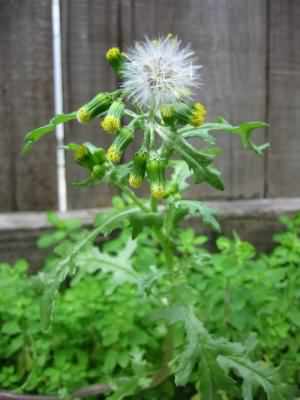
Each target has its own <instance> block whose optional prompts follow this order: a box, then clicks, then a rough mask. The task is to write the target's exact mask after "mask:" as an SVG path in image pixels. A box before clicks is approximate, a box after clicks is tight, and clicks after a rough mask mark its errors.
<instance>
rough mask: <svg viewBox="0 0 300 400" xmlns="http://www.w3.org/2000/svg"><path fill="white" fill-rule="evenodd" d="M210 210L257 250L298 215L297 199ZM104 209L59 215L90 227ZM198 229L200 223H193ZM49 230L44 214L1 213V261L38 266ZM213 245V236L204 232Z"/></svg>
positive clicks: (217, 205) (225, 203)
mask: <svg viewBox="0 0 300 400" xmlns="http://www.w3.org/2000/svg"><path fill="white" fill-rule="evenodd" d="M206 204H207V205H208V206H209V207H212V208H215V209H216V210H217V215H218V218H219V220H220V222H221V226H222V233H224V234H226V235H230V236H231V235H232V232H233V231H235V232H237V233H238V234H239V235H240V237H241V238H242V239H243V240H249V241H250V242H251V243H253V244H254V245H256V246H257V248H258V249H260V250H268V249H270V248H272V234H273V233H274V232H277V231H279V230H281V229H282V226H281V225H280V224H279V223H278V218H279V216H280V215H283V214H284V215H289V216H292V215H294V214H297V213H299V212H300V198H294V199H284V198H279V199H273V200H271V199H260V200H243V201H231V202H228V201H220V200H219V201H209V202H206ZM101 211H103V209H90V210H73V211H69V212H67V213H63V214H59V216H60V217H62V218H78V219H80V220H81V222H82V224H83V225H84V226H91V225H92V224H93V221H94V218H95V216H96V214H97V213H99V212H101ZM192 226H193V227H194V228H195V230H199V228H200V227H201V224H199V220H198V219H197V220H195V221H192ZM49 229H50V225H49V223H48V221H47V215H46V213H44V212H36V213H33V212H31V213H30V212H26V213H22V212H19V213H2V214H0V262H3V261H8V262H15V261H16V260H17V259H18V258H20V257H23V258H27V259H28V260H29V261H30V262H31V264H32V266H33V267H39V266H40V263H41V260H42V259H43V257H44V256H45V252H43V251H40V250H37V248H36V240H37V238H38V237H39V235H41V233H43V232H45V231H47V230H49ZM205 233H206V234H208V235H209V237H210V239H211V241H212V243H213V242H214V240H215V238H216V234H215V233H214V232H211V231H209V230H206V229H205Z"/></svg>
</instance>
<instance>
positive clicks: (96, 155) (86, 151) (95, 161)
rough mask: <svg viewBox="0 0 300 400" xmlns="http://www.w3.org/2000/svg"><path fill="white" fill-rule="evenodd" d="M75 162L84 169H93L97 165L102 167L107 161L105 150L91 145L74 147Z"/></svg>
mask: <svg viewBox="0 0 300 400" xmlns="http://www.w3.org/2000/svg"><path fill="white" fill-rule="evenodd" d="M71 149H72V150H73V153H74V160H75V161H76V162H77V163H78V164H79V165H81V166H82V167H85V168H88V169H90V170H92V169H93V167H94V166H95V165H101V164H103V163H104V162H105V161H106V157H105V150H104V149H102V148H101V147H96V146H94V145H93V144H91V143H83V144H80V145H75V144H74V145H72V148H71Z"/></svg>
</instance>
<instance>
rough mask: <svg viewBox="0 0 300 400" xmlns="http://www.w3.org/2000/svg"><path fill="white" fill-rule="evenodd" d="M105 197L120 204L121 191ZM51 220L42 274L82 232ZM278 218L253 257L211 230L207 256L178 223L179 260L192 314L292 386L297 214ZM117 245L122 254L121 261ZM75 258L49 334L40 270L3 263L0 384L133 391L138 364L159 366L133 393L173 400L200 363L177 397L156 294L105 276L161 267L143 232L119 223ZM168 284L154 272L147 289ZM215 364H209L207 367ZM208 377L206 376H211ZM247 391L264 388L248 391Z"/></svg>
mask: <svg viewBox="0 0 300 400" xmlns="http://www.w3.org/2000/svg"><path fill="white" fill-rule="evenodd" d="M114 204H115V206H117V207H124V202H123V201H122V200H121V199H115V200H114ZM49 220H50V222H51V223H52V225H54V227H55V231H53V232H51V233H45V234H43V236H42V237H41V238H40V239H39V242H38V244H39V247H41V248H49V247H53V252H52V253H51V255H50V256H49V257H48V258H47V260H46V262H45V266H44V268H43V272H44V273H47V271H51V270H52V268H54V267H55V265H57V263H59V261H60V260H62V259H63V258H64V255H65V253H66V252H68V251H69V248H70V246H71V247H72V245H74V244H75V243H77V242H78V240H80V239H81V238H82V237H85V236H86V235H87V234H88V233H89V231H90V230H87V229H83V228H81V227H80V224H79V223H78V221H73V220H69V221H62V220H60V219H59V218H57V217H56V216H55V215H53V214H49ZM283 221H284V222H285V223H286V224H287V225H288V230H287V231H285V232H282V233H280V234H278V235H276V237H275V240H276V241H277V244H276V246H275V248H274V250H273V252H272V253H271V254H270V255H264V254H256V255H255V251H254V248H253V247H252V246H251V245H250V244H249V243H246V242H242V241H241V240H240V239H239V238H237V237H236V238H234V239H233V240H229V239H227V238H219V239H218V241H217V244H218V248H219V249H218V250H217V251H216V252H215V253H213V254H211V253H209V252H208V251H207V250H206V249H205V248H204V247H203V244H204V243H205V241H206V240H207V239H206V238H205V237H204V236H197V235H195V233H194V232H193V231H192V230H191V229H188V230H178V238H177V248H178V259H177V262H180V261H181V260H182V257H184V266H185V269H186V271H185V278H186V279H187V281H188V283H189V285H190V286H191V287H192V288H193V290H194V294H195V299H196V300H195V303H194V310H195V314H196V315H197V316H199V317H200V318H201V320H202V321H203V323H204V324H205V326H206V327H207V328H208V329H209V331H210V332H211V333H212V334H213V335H215V336H223V337H225V338H226V339H227V340H228V339H229V340H233V341H235V342H237V341H242V342H245V343H246V346H247V347H248V349H249V350H250V349H252V353H253V355H254V356H256V357H258V358H260V359H262V360H263V363H264V365H265V366H267V365H270V362H272V363H274V364H275V365H276V366H279V365H282V368H281V379H283V380H284V381H286V382H289V383H291V384H292V385H295V386H296V385H298V386H299V377H298V375H299V356H298V354H299V346H300V342H299V333H300V325H299V312H298V301H299V293H298V292H299V290H298V287H299V284H300V279H299V278H300V277H299V273H298V271H297V270H298V265H299V264H300V252H299V248H300V238H299V217H296V218H295V219H293V220H289V219H286V218H284V219H283ZM92 253H93V254H97V255H98V256H99V254H101V256H102V258H103V259H104V260H105V262H104V263H101V270H100V271H99V269H100V267H99V264H98V265H96V264H95V263H94V261H93V264H92V265H91V262H90V260H91V254H92ZM126 253H127V257H129V260H128V259H126V257H125V258H124V254H126ZM120 260H121V261H120ZM108 262H109V263H108ZM74 263H76V264H78V265H80V271H79V273H77V274H76V275H75V276H74V277H73V278H72V279H71V280H70V281H69V283H68V284H67V285H65V287H64V288H63V289H62V290H61V294H60V296H58V297H57V303H56V309H55V318H54V319H53V321H52V324H51V325H50V328H49V330H48V331H46V332H45V331H44V330H43V329H42V326H41V324H40V316H39V301H40V296H41V295H42V292H41V288H40V282H39V278H38V277H36V276H28V275H27V274H26V270H27V264H26V263H25V262H24V261H19V262H18V263H17V264H16V265H15V266H10V265H7V264H1V265H0V278H1V285H0V286H1V294H2V295H1V297H0V327H1V328H0V329H1V335H0V364H1V368H0V387H1V388H2V389H7V390H8V389H14V390H16V388H19V390H21V391H26V392H31V393H32V392H35V393H41V394H45V393H55V394H61V396H64V395H66V394H67V393H70V392H73V391H74V390H76V389H78V388H79V387H83V386H86V385H89V384H92V383H95V382H106V383H107V384H109V385H111V386H114V385H120V384H121V383H122V382H123V383H127V384H128V385H129V389H130V390H132V387H134V385H135V384H136V381H137V380H138V379H139V378H140V379H143V378H144V376H145V369H143V368H146V369H147V371H159V373H157V374H156V375H155V377H156V381H155V384H153V387H152V388H149V389H148V390H145V391H143V392H139V393H138V394H137V395H136V396H133V398H138V399H151V400H156V399H157V400H159V399H161V398H164V399H174V397H175V396H176V395H177V396H178V398H179V399H181V400H188V399H190V398H191V395H192V394H193V393H195V392H196V387H197V385H199V384H200V381H199V376H202V374H203V371H205V370H203V369H202V366H201V364H197V365H196V366H195V369H194V374H195V376H194V378H195V380H194V381H193V384H192V385H189V386H187V387H186V388H185V390H184V392H179V393H177V392H178V389H176V388H175V387H174V382H173V379H172V375H169V371H168V370H167V369H164V368H160V364H161V362H162V360H163V357H164V354H166V349H167V348H168V347H166V346H167V344H168V343H169V334H168V330H167V325H166V323H165V322H164V321H160V320H156V319H153V318H147V316H149V315H152V314H153V313H155V312H157V301H156V300H155V299H153V298H152V297H149V296H142V297H141V296H140V292H139V290H138V287H137V285H136V284H135V283H131V282H127V283H124V284H122V285H120V284H116V280H115V279H116V276H115V275H114V274H109V273H103V272H102V271H103V269H105V268H108V267H111V266H112V263H113V264H114V265H116V266H119V268H121V267H122V265H123V266H125V267H127V266H128V265H129V264H130V265H132V267H133V269H134V270H141V268H142V270H143V271H145V272H147V271H148V272H149V271H152V272H154V271H153V270H154V266H155V267H156V268H158V269H159V270H160V271H164V268H165V266H164V263H165V260H164V257H163V256H162V255H161V253H160V251H159V248H158V246H157V242H156V240H155V238H153V237H152V235H151V231H150V230H148V232H147V231H146V232H144V233H143V234H141V235H139V236H138V239H136V240H134V241H132V239H131V229H130V228H129V226H128V224H127V227H126V226H125V227H124V229H123V230H122V231H121V232H120V233H119V234H118V235H117V236H116V238H115V239H108V240H105V241H104V242H102V243H101V245H100V247H99V246H98V245H95V244H91V245H90V247H89V248H88V249H86V251H85V253H84V254H82V253H79V254H77V255H76V256H75V257H74ZM95 268H96V269H98V271H95ZM148 283H150V282H149V281H148ZM168 285H169V282H168V276H166V275H163V274H161V275H160V277H159V279H156V281H153V282H152V283H151V290H152V292H153V294H154V293H161V291H162V288H167V287H168ZM207 299H209V301H208V300H207ZM149 300H150V301H149ZM151 300H152V301H151ZM153 300H154V301H153ZM12 304H13V305H14V306H13V307H12V306H11V305H12ZM177 312H179V310H177ZM173 333H174V335H175V333H176V335H175V338H176V341H175V342H176V344H177V346H182V340H183V339H184V336H182V334H183V332H182V330H180V329H179V327H178V328H177V329H176V331H174V332H173ZM225 343H226V342H225ZM255 343H256V346H255ZM221 344H222V342H220V343H219V345H221ZM223 344H224V343H223ZM223 344H222V346H223ZM254 346H255V347H254ZM162 348H163V349H164V351H163V352H162V351H161V349H162ZM222 348H223V347H222ZM210 350H212V349H210ZM211 356H212V354H211V353H209V354H206V357H207V362H208V363H209V364H208V365H207V368H209V367H210V366H211V365H213V364H211V363H212V362H213V360H211ZM142 367H143V368H142ZM213 371H215V373H217V372H218V370H216V368H215V366H213ZM139 374H140V375H139ZM232 377H234V375H233V376H232ZM124 378H125V379H124ZM211 379H212V382H214V379H220V376H219V375H216V376H212V378H211ZM158 382H161V383H160V384H158ZM223 383H224V382H223ZM217 384H218V387H220V385H221V384H220V383H218V382H217ZM130 385H133V386H130ZM129 389H128V386H127V390H129ZM220 390H222V389H220ZM123 391H124V388H123ZM233 392H234V386H232V385H229V386H228V387H227V388H223V391H221V392H220V395H222V396H223V398H224V399H225V398H226V396H227V398H234V399H240V398H241V395H239V394H237V395H236V396H235V397H233ZM285 396H286V397H285V398H290V397H288V395H285ZM176 398H177V397H176ZM255 398H256V399H262V398H264V396H263V394H262V393H260V392H257V393H256V396H255Z"/></svg>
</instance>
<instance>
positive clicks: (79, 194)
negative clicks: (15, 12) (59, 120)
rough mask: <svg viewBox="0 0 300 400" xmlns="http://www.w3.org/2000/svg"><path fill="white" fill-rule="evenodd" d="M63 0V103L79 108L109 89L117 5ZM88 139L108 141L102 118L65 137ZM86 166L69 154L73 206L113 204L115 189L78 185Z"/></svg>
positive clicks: (71, 128) (72, 128)
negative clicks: (108, 52) (74, 183)
mask: <svg viewBox="0 0 300 400" xmlns="http://www.w3.org/2000/svg"><path fill="white" fill-rule="evenodd" d="M61 5H62V36H63V52H62V53H63V54H62V58H63V74H64V79H63V81H64V96H65V102H64V107H65V110H66V111H71V110H74V109H77V108H78V107H79V106H80V105H81V104H83V103H84V102H86V101H87V100H89V99H90V98H91V97H93V96H94V95H95V94H96V93H97V92H99V91H104V90H111V89H113V88H115V86H116V79H115V77H114V74H113V72H112V71H111V68H110V66H109V65H108V64H107V62H106V61H105V58H104V55H105V52H106V50H107V48H108V47H112V46H116V45H118V40H119V37H118V32H119V29H118V23H119V22H118V21H119V19H118V18H119V10H118V1H117V0H102V1H97V0H89V1H86V0H85V1H82V0H64V1H62V2H61ZM68 141H69V142H77V143H82V142H85V141H90V142H92V143H95V144H99V145H102V146H104V147H108V146H109V144H110V143H111V136H110V135H107V134H105V133H103V132H102V131H100V128H99V121H98V120H97V121H95V122H92V123H91V124H90V125H85V126H80V125H79V124H78V123H76V122H74V123H72V124H70V125H69V126H66V142H68ZM84 177H85V171H82V169H81V168H80V167H78V166H77V165H75V164H74V162H73V161H72V160H71V159H70V158H69V157H67V179H68V200H69V201H68V203H69V207H70V208H73V209H74V208H84V207H100V206H106V205H110V197H111V194H112V191H111V189H109V188H107V187H104V186H103V185H101V186H100V187H97V188H89V189H79V188H76V187H72V185H71V184H70V182H71V181H76V180H80V179H83V178H84Z"/></svg>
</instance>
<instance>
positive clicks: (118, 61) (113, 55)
mask: <svg viewBox="0 0 300 400" xmlns="http://www.w3.org/2000/svg"><path fill="white" fill-rule="evenodd" d="M105 58H106V60H107V61H108V62H109V63H110V65H111V66H112V68H113V70H114V71H115V72H116V73H120V70H121V68H122V64H123V62H124V54H123V53H122V52H121V50H120V49H119V48H118V47H112V48H111V49H108V50H107V52H106V54H105Z"/></svg>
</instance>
